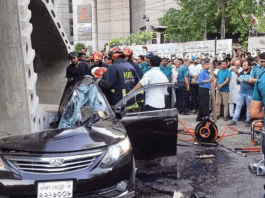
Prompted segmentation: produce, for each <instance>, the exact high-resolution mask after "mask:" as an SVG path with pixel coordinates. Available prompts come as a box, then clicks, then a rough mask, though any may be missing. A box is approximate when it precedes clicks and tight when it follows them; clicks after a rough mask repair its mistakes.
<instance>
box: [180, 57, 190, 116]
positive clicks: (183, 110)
mask: <svg viewBox="0 0 265 198" xmlns="http://www.w3.org/2000/svg"><path fill="white" fill-rule="evenodd" d="M189 66H190V60H189V59H186V60H185V62H184V64H183V65H182V66H181V67H180V68H179V75H178V88H179V91H178V99H179V100H178V107H179V113H180V114H182V115H189V114H188V100H189V92H190V84H189V82H190V74H189V69H188V67H189Z"/></svg>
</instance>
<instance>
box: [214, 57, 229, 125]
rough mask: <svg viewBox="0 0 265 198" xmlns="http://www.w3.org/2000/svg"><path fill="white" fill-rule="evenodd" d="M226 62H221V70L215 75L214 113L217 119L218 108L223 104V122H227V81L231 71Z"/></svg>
mask: <svg viewBox="0 0 265 198" xmlns="http://www.w3.org/2000/svg"><path fill="white" fill-rule="evenodd" d="M227 65H228V63H227V61H225V60H223V61H222V62H221V69H220V70H219V71H218V73H217V91H216V103H215V111H216V115H217V117H219V115H220V107H221V103H222V102H223V105H224V121H228V99H229V91H230V90H229V81H230V78H231V75H232V74H231V71H230V70H229V69H228V68H227Z"/></svg>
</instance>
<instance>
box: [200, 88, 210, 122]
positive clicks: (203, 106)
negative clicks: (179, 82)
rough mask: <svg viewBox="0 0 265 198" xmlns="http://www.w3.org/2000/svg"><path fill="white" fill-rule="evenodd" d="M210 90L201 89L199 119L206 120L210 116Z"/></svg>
mask: <svg viewBox="0 0 265 198" xmlns="http://www.w3.org/2000/svg"><path fill="white" fill-rule="evenodd" d="M209 91H210V90H209V89H206V88H201V87H200V88H199V109H198V118H204V117H209V116H210V110H209V102H210V94H209Z"/></svg>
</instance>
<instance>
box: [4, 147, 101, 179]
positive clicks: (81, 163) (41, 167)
mask: <svg viewBox="0 0 265 198" xmlns="http://www.w3.org/2000/svg"><path fill="white" fill-rule="evenodd" d="M102 153H103V151H99V152H94V153H88V154H82V155H73V156H65V157H31V156H29V157H26V156H23V157H22V156H5V158H6V160H7V161H9V162H10V163H12V164H13V165H15V166H16V167H17V168H18V169H19V170H20V171H22V172H25V173H36V174H59V173H66V172H73V171H79V170H82V169H86V168H88V167H89V166H90V165H91V164H93V162H94V161H95V159H96V158H97V157H98V156H99V155H101V154H102Z"/></svg>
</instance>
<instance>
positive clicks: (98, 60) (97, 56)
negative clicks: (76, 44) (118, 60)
mask: <svg viewBox="0 0 265 198" xmlns="http://www.w3.org/2000/svg"><path fill="white" fill-rule="evenodd" d="M93 58H94V65H92V66H91V67H90V68H89V75H92V74H91V70H92V69H93V68H94V67H105V68H107V69H108V68H109V66H108V65H107V64H105V63H103V62H102V59H103V55H102V53H101V52H99V51H96V52H94V53H93Z"/></svg>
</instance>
